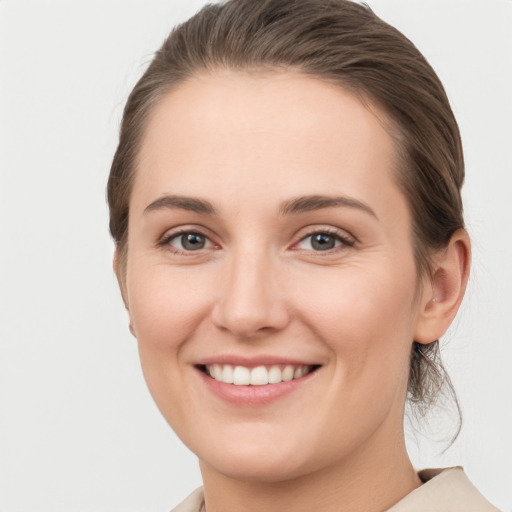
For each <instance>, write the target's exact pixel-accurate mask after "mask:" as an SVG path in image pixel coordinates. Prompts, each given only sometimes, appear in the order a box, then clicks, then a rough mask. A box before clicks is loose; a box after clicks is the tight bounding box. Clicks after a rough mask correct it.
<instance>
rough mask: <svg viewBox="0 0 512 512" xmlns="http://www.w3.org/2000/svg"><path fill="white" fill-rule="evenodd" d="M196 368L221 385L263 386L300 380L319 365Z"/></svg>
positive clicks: (211, 366)
mask: <svg viewBox="0 0 512 512" xmlns="http://www.w3.org/2000/svg"><path fill="white" fill-rule="evenodd" d="M198 368H199V369H200V370H201V371H202V372H203V373H205V374H206V375H208V376H209V377H211V378H212V379H214V380H216V381H218V382H222V383H223V384H233V385H235V386H265V385H267V384H279V383H281V382H290V381H292V380H296V379H300V378H302V377H305V376H306V375H309V374H310V373H312V372H314V371H315V370H317V369H318V368H320V365H291V364H290V365H271V366H263V365H262V366H256V367H254V368H248V367H246V366H239V365H236V366H235V365H230V364H207V365H199V366H198Z"/></svg>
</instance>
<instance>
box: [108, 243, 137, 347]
mask: <svg viewBox="0 0 512 512" xmlns="http://www.w3.org/2000/svg"><path fill="white" fill-rule="evenodd" d="M112 267H113V269H114V273H115V275H116V278H117V283H118V284H119V289H120V291H121V297H122V298H123V302H124V307H125V308H126V311H128V316H129V317H130V324H129V328H130V332H131V333H132V334H133V336H135V337H137V336H136V334H135V329H134V327H133V324H132V320H131V315H130V308H129V305H128V295H127V293H126V270H125V267H126V262H125V263H124V264H121V263H120V255H119V250H118V249H117V248H116V250H115V251H114V259H113V261H112Z"/></svg>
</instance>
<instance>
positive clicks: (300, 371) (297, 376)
mask: <svg viewBox="0 0 512 512" xmlns="http://www.w3.org/2000/svg"><path fill="white" fill-rule="evenodd" d="M303 375H304V368H303V367H302V366H299V367H298V368H295V372H294V374H293V378H294V379H300V378H301V377H302V376H303Z"/></svg>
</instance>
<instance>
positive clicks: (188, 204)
mask: <svg viewBox="0 0 512 512" xmlns="http://www.w3.org/2000/svg"><path fill="white" fill-rule="evenodd" d="M164 208H166V209H176V208H177V209H180V210H187V211H190V212H195V213H200V214H203V215H217V211H216V210H215V208H214V207H213V205H212V203H210V202H209V201H205V200H204V199H198V198H196V197H186V196H172V195H166V196H162V197H160V198H158V199H157V200H155V201H153V202H152V203H150V204H149V205H148V206H146V208H145V209H144V213H145V214H146V213H149V212H153V211H155V210H161V209H164Z"/></svg>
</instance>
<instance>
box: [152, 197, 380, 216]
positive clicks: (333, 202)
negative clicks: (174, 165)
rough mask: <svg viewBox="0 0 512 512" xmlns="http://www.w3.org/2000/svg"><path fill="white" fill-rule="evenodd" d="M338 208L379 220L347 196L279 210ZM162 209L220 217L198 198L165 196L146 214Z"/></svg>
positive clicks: (300, 201) (305, 200) (291, 203)
mask: <svg viewBox="0 0 512 512" xmlns="http://www.w3.org/2000/svg"><path fill="white" fill-rule="evenodd" d="M336 207H338V208H339V207H344V208H354V209H357V210H361V211H363V212H365V213H368V214H369V215H371V216H372V217H375V218H377V215H376V213H375V212H374V211H373V210H372V208H370V206H368V205H367V204H365V203H363V202H362V201H359V200H358V199H355V198H352V197H346V196H324V195H311V196H301V197H297V198H294V199H290V200H288V201H285V202H284V203H283V204H282V205H281V207H280V208H279V212H280V214H281V215H298V214H300V213H306V212H311V211H315V210H322V209H324V208H336ZM161 209H180V210H187V211H190V212H195V213H199V214H202V215H218V214H217V210H216V209H215V207H214V206H213V205H212V203H210V202H209V201H206V200H204V199H199V198H196V197H188V196H176V195H165V196H162V197H160V198H158V199H156V200H155V201H153V202H152V203H150V204H149V205H148V206H146V208H145V209H144V214H146V213H149V212H152V211H156V210H161Z"/></svg>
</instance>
